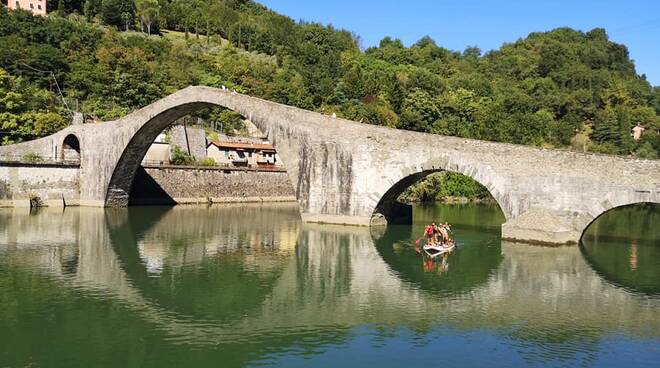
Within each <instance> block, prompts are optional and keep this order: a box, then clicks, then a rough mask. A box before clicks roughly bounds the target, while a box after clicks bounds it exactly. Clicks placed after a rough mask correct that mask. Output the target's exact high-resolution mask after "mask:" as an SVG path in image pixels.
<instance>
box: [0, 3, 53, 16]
mask: <svg viewBox="0 0 660 368" xmlns="http://www.w3.org/2000/svg"><path fill="white" fill-rule="evenodd" d="M7 7H8V8H9V9H24V10H29V11H31V12H32V14H34V15H46V0H7Z"/></svg>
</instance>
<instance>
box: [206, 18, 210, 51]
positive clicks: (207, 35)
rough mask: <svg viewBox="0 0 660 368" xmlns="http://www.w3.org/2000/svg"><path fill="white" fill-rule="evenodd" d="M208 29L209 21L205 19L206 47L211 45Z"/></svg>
mask: <svg viewBox="0 0 660 368" xmlns="http://www.w3.org/2000/svg"><path fill="white" fill-rule="evenodd" d="M209 27H210V26H209V20H208V19H207V20H206V45H207V46H208V45H209V44H210V43H211V39H210V36H209V34H210V32H209Z"/></svg>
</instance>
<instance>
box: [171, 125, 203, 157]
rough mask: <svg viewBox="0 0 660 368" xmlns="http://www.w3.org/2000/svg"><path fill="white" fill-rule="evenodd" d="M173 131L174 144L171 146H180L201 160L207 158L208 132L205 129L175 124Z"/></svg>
mask: <svg viewBox="0 0 660 368" xmlns="http://www.w3.org/2000/svg"><path fill="white" fill-rule="evenodd" d="M171 133H172V144H171V145H170V147H174V146H179V148H181V149H182V150H183V151H184V152H186V153H188V154H190V155H191V156H193V157H195V158H196V159H197V160H200V161H201V160H203V159H205V158H206V132H205V131H204V129H200V128H191V127H186V126H183V125H175V126H173V127H172V130H171Z"/></svg>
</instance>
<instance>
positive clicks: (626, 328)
mask: <svg viewBox="0 0 660 368" xmlns="http://www.w3.org/2000/svg"><path fill="white" fill-rule="evenodd" d="M414 216H415V224H414V225H413V226H392V227H389V228H387V229H375V228H374V229H368V228H360V227H345V226H331V225H313V224H304V223H302V222H301V221H300V219H299V215H298V207H297V205H295V204H278V205H235V206H233V205H232V206H219V207H215V206H214V207H205V206H204V207H194V206H191V207H188V206H180V207H173V208H164V207H163V208H160V207H134V208H130V209H117V210H110V209H106V210H103V209H88V208H67V209H66V210H62V209H59V210H55V209H42V210H41V211H38V212H33V213H30V212H29V211H28V210H21V209H14V210H0V367H242V366H247V367H256V366H281V367H310V366H314V367H336V366H343V367H402V366H411V367H413V366H451V367H454V366H469V367H474V366H488V367H512V366H520V365H526V366H539V367H558V366H562V367H564V366H566V367H573V366H587V367H591V366H597V367H620V366H625V367H651V366H656V367H657V366H660V208H659V207H658V206H651V205H645V206H643V205H642V206H634V207H627V208H621V209H617V210H613V211H610V212H608V213H607V214H605V215H604V216H602V217H600V218H599V219H598V220H597V221H596V222H594V224H592V226H591V227H590V228H589V229H588V230H587V232H586V233H585V235H584V237H583V242H582V244H580V245H579V246H566V247H541V246H531V245H524V244H516V243H509V242H503V241H501V240H500V224H501V223H502V222H503V221H504V218H503V216H502V214H501V212H500V211H499V209H498V208H497V207H491V206H486V205H451V206H449V205H436V206H426V207H422V206H420V207H416V208H415V212H414ZM439 220H442V221H449V222H450V223H452V224H453V230H454V235H455V238H456V241H457V243H458V244H459V246H458V248H457V250H456V251H455V252H453V253H452V254H451V255H450V256H449V257H447V259H446V260H445V261H444V262H435V263H428V262H425V261H424V260H423V259H422V258H421V256H420V255H419V254H417V253H416V252H415V250H414V241H415V239H417V238H418V237H419V236H420V235H421V234H422V229H423V225H424V224H425V223H426V222H430V221H439Z"/></svg>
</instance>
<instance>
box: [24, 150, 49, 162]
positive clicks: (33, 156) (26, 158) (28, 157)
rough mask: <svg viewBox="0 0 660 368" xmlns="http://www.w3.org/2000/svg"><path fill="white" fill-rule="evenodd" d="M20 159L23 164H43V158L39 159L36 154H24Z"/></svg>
mask: <svg viewBox="0 0 660 368" xmlns="http://www.w3.org/2000/svg"><path fill="white" fill-rule="evenodd" d="M21 159H22V160H23V161H25V162H31V163H36V162H43V161H44V158H43V157H41V156H40V155H39V154H38V153H34V152H30V153H26V154H25V155H23V157H21Z"/></svg>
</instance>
